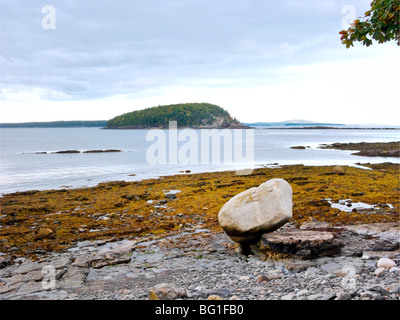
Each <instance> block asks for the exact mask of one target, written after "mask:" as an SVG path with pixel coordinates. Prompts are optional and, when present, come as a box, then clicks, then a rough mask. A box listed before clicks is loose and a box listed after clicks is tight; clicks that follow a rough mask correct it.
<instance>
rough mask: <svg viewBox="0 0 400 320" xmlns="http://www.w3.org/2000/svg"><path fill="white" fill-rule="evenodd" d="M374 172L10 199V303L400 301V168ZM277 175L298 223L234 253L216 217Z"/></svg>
mask: <svg viewBox="0 0 400 320" xmlns="http://www.w3.org/2000/svg"><path fill="white" fill-rule="evenodd" d="M368 166H370V167H371V169H372V170H364V169H360V168H354V167H343V168H341V170H340V172H339V171H337V168H336V167H332V166H324V167H308V166H302V165H298V166H284V167H280V168H274V169H271V168H263V169H258V170H254V171H253V172H252V174H250V175H246V176H240V175H236V174H235V173H234V172H218V173H205V174H196V175H193V174H185V175H177V176H171V177H163V178H160V179H151V180H145V181H141V182H129V183H128V182H125V181H116V182H109V183H104V184H100V185H99V186H97V187H93V188H83V189H70V190H66V189H63V190H47V191H35V190H32V191H27V192H19V193H14V194H9V195H4V197H2V198H0V205H1V206H0V208H1V213H0V223H1V224H0V225H1V227H0V299H6V300H9V299H72V300H85V299H96V300H97V299H106V300H108V299H110V300H115V299H117V300H118V299H134V300H147V299H185V300H187V299H190V300H202V299H224V300H228V299H232V300H235V299H238V300H260V299H261V300H271V299H272V300H282V299H286V300H305V299H308V300H322V299H324V300H325V299H337V300H343V299H355V300H360V299H362V300H365V299H367V300H368V299H375V300H379V299H380V300H382V299H383V300H398V299H399V275H400V274H399V262H400V254H399V224H398V215H399V211H398V192H399V189H398V185H399V176H398V169H399V167H398V165H395V164H390V163H384V164H378V165H375V164H372V165H368ZM275 177H280V178H282V179H285V180H286V181H288V182H289V183H290V185H291V186H292V188H293V217H292V218H291V219H290V221H289V222H288V223H286V224H285V225H284V226H283V227H281V228H279V229H278V230H277V231H274V232H272V233H268V234H264V236H262V238H261V240H260V242H259V243H257V244H253V245H250V246H249V247H247V248H246V247H243V246H240V245H238V244H236V243H235V242H233V241H232V240H231V239H230V238H229V237H228V236H227V235H226V234H225V233H224V232H223V230H222V229H221V226H220V225H219V223H218V219H217V214H218V212H219V211H220V209H221V207H222V206H223V204H225V203H226V202H227V201H228V200H229V199H231V198H232V197H233V196H235V195H236V194H239V193H240V192H242V191H244V190H247V189H249V188H251V187H254V186H258V185H260V184H261V183H263V182H265V181H267V180H269V179H271V178H275ZM381 258H385V259H387V260H383V261H384V262H385V261H386V263H387V264H386V265H385V267H382V266H381V264H382V260H380V259H381ZM389 259H390V260H389Z"/></svg>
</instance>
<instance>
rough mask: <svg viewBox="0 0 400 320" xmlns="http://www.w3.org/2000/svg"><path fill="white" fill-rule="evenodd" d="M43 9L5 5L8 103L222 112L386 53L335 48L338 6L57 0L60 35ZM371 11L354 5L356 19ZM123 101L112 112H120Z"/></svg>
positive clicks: (229, 0) (333, 1)
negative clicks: (239, 101) (234, 102)
mask: <svg viewBox="0 0 400 320" xmlns="http://www.w3.org/2000/svg"><path fill="white" fill-rule="evenodd" d="M47 4H49V3H47V2H44V1H27V0H15V1H12V2H11V1H8V2H4V1H3V2H1V10H2V19H1V30H2V37H1V47H2V50H1V52H0V59H1V60H0V63H1V69H2V75H1V78H0V80H1V91H0V100H2V101H7V102H8V103H9V104H7V105H9V106H11V103H12V102H17V101H19V102H21V101H27V100H29V99H31V100H32V101H48V102H51V101H54V102H62V101H70V102H71V103H73V102H74V103H78V102H85V101H87V102H88V101H95V102H98V101H109V100H110V99H111V100H112V99H117V100H118V101H122V100H120V99H122V97H123V98H124V99H127V100H129V101H131V104H132V106H133V107H135V108H139V107H138V105H141V103H144V101H147V102H148V103H150V102H156V101H161V100H163V99H164V100H163V101H164V102H165V103H167V101H172V100H173V101H175V102H176V100H181V101H180V102H187V101H184V100H183V97H182V92H185V95H184V97H186V98H187V99H190V98H191V99H192V100H191V101H194V100H193V99H196V98H201V97H204V99H201V100H200V101H206V100H207V99H206V98H207V97H209V98H210V99H211V98H214V99H215V100H217V101H218V102H219V103H221V104H222V106H223V107H225V108H228V105H230V103H229V101H230V99H229V96H232V93H231V92H232V90H239V91H240V92H242V93H244V92H252V91H253V92H254V91H257V92H259V91H258V90H261V89H259V88H264V89H262V90H264V92H271V91H274V90H275V91H276V90H277V91H281V90H284V89H287V88H290V87H291V86H292V85H293V83H299V81H302V79H303V80H304V81H308V80H307V79H309V78H310V77H311V78H313V77H314V76H315V72H316V70H315V68H313V67H312V66H326V64H332V66H334V65H335V64H337V63H341V62H343V63H346V62H348V61H350V62H351V61H358V60H360V59H368V58H372V57H374V56H381V57H384V56H387V54H388V52H389V50H390V46H389V47H388V46H382V47H380V48H378V49H373V50H371V49H369V48H368V49H366V50H365V48H361V49H359V48H352V49H351V50H346V49H345V48H344V47H343V46H342V45H341V44H340V41H339V35H338V32H339V30H340V29H341V23H342V19H343V13H342V10H341V9H342V8H343V6H345V5H348V3H347V2H346V1H343V0H329V1H319V0H308V1H304V0H302V1H300V0H283V1H267V0H253V1H241V0H221V1H211V0H168V1H166V0H148V1H137V0H135V1H128V0H125V1H118V2H110V1H94V0H85V1H77V0H70V1H61V0H53V1H51V3H50V4H51V5H52V6H54V8H55V9H56V29H55V30H44V29H43V28H42V26H41V22H42V19H43V17H44V14H42V12H41V9H42V7H43V6H44V5H47ZM368 5H369V1H365V0H359V1H354V7H355V9H356V12H357V14H358V15H362V13H363V12H365V11H366V9H367V8H368ZM388 48H389V49H388ZM390 54H391V53H390ZM301 68H303V69H301ZM298 70H302V72H300V73H299V72H298ZM323 70H325V69H323ZM381 72H383V73H382V74H381V75H380V77H384V75H385V74H386V73H385V72H386V71H381ZM319 77H322V78H323V77H324V75H323V74H319ZM313 79H315V77H314V78H313ZM316 81H317V80H316ZM331 85H334V83H331ZM277 86H278V88H277ZM177 88H180V89H179V90H177ZM332 90H333V91H332V92H334V89H333V88H332ZM239 91H238V92H239ZM296 91H297V90H296ZM260 92H261V91H260ZM189 93H190V94H189ZM222 93H226V94H228V96H227V97H225V99H224V98H223V94H222ZM180 95H181V96H180ZM299 98H302V99H303V100H305V99H306V97H299ZM107 99H108V100H107ZM135 101H136V102H141V103H135ZM210 102H211V101H210ZM254 102H255V103H256V101H254ZM145 104H146V103H145ZM160 104H163V102H161V103H160ZM82 105H84V104H82ZM123 105H124V106H123V107H122V104H121V106H120V107H116V108H115V112H118V110H122V109H124V111H125V108H126V106H127V105H128V104H127V103H124V104H123ZM256 105H257V104H256ZM10 108H11V107H10ZM39 108H40V107H39ZM286 108H289V109H290V108H291V106H290V105H286ZM228 109H229V108H228ZM234 109H235V108H233V110H234ZM14 110H16V109H15V108H14ZM76 110H79V108H77V109H76ZM126 111H129V110H126ZM12 112H13V111H12V110H11V109H9V110H7V112H5V111H3V115H4V116H5V117H6V118H7V114H10V118H11V113H12ZM238 113H240V112H239V110H238ZM14 116H15V115H13V116H12V117H14ZM105 116H108V113H107V114H106V113H104V117H105ZM79 118H81V115H80V114H79V113H77V114H76V117H75V119H79ZM100 118H101V117H100Z"/></svg>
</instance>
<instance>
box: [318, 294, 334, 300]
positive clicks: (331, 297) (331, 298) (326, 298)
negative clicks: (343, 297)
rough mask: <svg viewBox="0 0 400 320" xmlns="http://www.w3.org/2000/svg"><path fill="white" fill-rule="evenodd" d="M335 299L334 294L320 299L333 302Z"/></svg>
mask: <svg viewBox="0 0 400 320" xmlns="http://www.w3.org/2000/svg"><path fill="white" fill-rule="evenodd" d="M335 298H336V294H334V293H329V294H327V295H325V296H323V297H322V298H321V300H334V299H335Z"/></svg>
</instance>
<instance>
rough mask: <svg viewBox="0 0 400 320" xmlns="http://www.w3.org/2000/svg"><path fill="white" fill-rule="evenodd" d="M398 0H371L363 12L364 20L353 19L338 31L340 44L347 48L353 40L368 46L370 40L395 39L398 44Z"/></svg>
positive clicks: (382, 41)
mask: <svg viewBox="0 0 400 320" xmlns="http://www.w3.org/2000/svg"><path fill="white" fill-rule="evenodd" d="M399 9H400V1H399V0H373V1H372V2H371V9H370V10H368V11H367V12H365V14H364V17H363V18H361V19H365V20H364V21H360V20H358V19H357V20H354V21H353V23H352V24H351V26H350V28H348V29H347V30H342V31H340V32H339V34H341V35H342V36H341V38H340V40H341V41H342V44H344V45H345V46H346V48H349V47H350V46H353V43H354V42H355V41H358V42H361V43H362V44H363V45H364V46H367V47H369V46H370V45H371V44H372V40H376V41H378V43H384V42H387V41H391V40H395V41H397V45H398V46H400V31H399V19H400V17H399Z"/></svg>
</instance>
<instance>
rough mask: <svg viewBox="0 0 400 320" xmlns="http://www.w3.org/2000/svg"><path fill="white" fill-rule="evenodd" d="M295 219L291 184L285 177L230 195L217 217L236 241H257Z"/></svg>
mask: <svg viewBox="0 0 400 320" xmlns="http://www.w3.org/2000/svg"><path fill="white" fill-rule="evenodd" d="M291 218H292V187H291V186H290V184H289V183H288V182H287V181H286V180H284V179H271V180H269V181H267V182H264V183H263V184H261V185H260V186H258V187H257V188H251V189H248V190H246V191H244V192H242V193H239V194H238V195H236V196H234V197H233V198H231V199H230V200H229V201H228V202H227V203H225V205H224V206H223V207H222V208H221V210H220V211H219V214H218V220H219V223H220V225H221V227H222V228H223V229H224V231H225V232H226V233H227V234H228V235H229V236H230V237H231V239H232V240H233V241H235V242H239V243H248V242H254V241H257V240H258V239H259V238H260V236H261V235H262V234H263V233H266V232H272V231H274V230H276V229H278V228H280V227H281V226H282V225H284V224H285V223H286V222H287V221H289V220H290V219H291Z"/></svg>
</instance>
